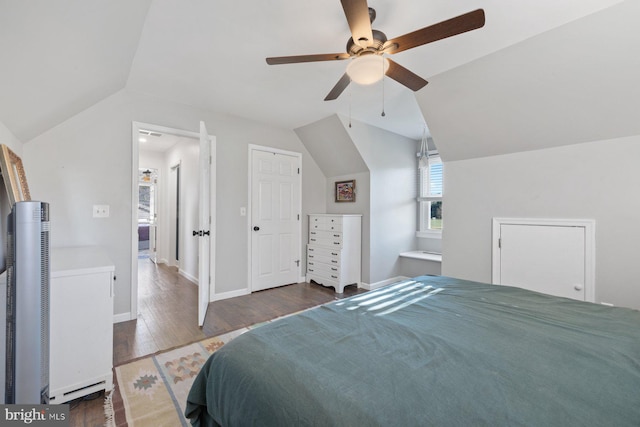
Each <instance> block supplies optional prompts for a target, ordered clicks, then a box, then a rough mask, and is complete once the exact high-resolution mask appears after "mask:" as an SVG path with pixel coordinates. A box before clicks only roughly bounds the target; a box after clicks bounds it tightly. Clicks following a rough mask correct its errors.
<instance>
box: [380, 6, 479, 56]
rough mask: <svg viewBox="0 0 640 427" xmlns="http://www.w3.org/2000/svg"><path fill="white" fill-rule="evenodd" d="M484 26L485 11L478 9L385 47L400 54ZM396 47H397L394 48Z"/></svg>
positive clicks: (417, 31) (391, 42)
mask: <svg viewBox="0 0 640 427" xmlns="http://www.w3.org/2000/svg"><path fill="white" fill-rule="evenodd" d="M483 26H484V10H482V9H478V10H474V11H473V12H468V13H465V14H463V15H460V16H456V17H455V18H451V19H448V20H446V21H442V22H439V23H437V24H435V25H431V26H429V27H425V28H422V29H420V30H416V31H413V32H411V33H408V34H405V35H403V36H400V37H396V38H395V39H392V40H389V41H387V42H386V43H385V44H384V46H385V48H387V47H388V49H386V50H385V51H386V52H387V53H398V52H402V51H403V50H407V49H411V48H414V47H417V46H422V45H423V44H427V43H431V42H435V41H437V40H442V39H446V38H447V37H451V36H455V35H458V34H462V33H466V32H467V31H471V30H476V29H478V28H482V27H483ZM393 45H396V46H397V47H395V46H393Z"/></svg>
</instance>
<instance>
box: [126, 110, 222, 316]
mask: <svg viewBox="0 0 640 427" xmlns="http://www.w3.org/2000/svg"><path fill="white" fill-rule="evenodd" d="M132 138H133V140H132V146H133V149H132V151H133V156H132V157H133V165H134V168H135V170H136V172H137V171H138V169H139V167H142V168H147V169H152V168H155V169H157V175H158V179H157V185H156V188H155V194H154V196H155V203H156V209H155V210H156V215H155V223H156V233H155V241H156V245H155V248H156V256H155V258H156V262H157V263H158V264H160V265H163V266H168V267H171V268H173V269H175V270H176V272H177V273H178V274H179V275H180V276H182V277H184V278H186V279H188V280H189V281H190V282H192V283H193V284H194V285H195V286H200V283H202V285H203V286H206V287H207V290H208V292H207V294H209V293H213V288H214V286H215V283H214V281H213V280H211V283H210V284H209V280H208V279H209V278H207V280H205V281H202V280H200V278H199V264H200V250H201V249H200V248H199V242H198V236H196V235H195V234H194V232H195V231H196V230H199V229H200V228H199V211H200V208H201V205H207V206H208V207H209V209H210V210H211V213H212V215H211V216H212V228H213V226H214V224H215V222H214V221H213V218H214V217H215V209H212V208H211V206H212V205H213V206H215V173H213V174H211V176H212V178H211V180H210V181H209V188H210V191H208V193H207V194H206V195H205V196H204V197H203V195H201V194H199V193H198V191H199V188H200V187H201V184H200V173H199V172H200V171H199V169H200V166H199V165H200V163H201V159H200V134H199V133H196V132H190V131H183V130H179V129H172V128H166V127H162V126H157V125H151V124H145V123H137V122H134V123H133V131H132ZM209 140H210V141H211V146H212V148H211V152H212V153H211V157H213V156H214V154H215V138H214V137H211V136H209ZM207 160H209V156H207ZM207 163H208V162H207ZM143 165H144V166H143ZM213 165H215V163H213V162H212V167H213ZM145 170H146V169H145ZM137 183H138V180H137V179H136V180H135V181H134V184H136V187H137ZM134 193H135V195H136V199H138V198H139V196H138V194H139V193H140V190H139V188H135V189H134ZM201 201H204V203H201ZM135 202H136V203H138V200H135ZM136 216H137V215H136ZM137 227H138V226H137V218H136V223H135V224H134V229H135V231H136V232H135V233H134V238H133V239H132V240H134V241H135V248H136V251H135V252H136V254H137V247H138V239H137V235H138V232H137ZM214 231H215V230H213V229H212V230H211V237H210V239H208V244H210V245H215V233H214ZM132 247H133V245H132ZM140 261H148V262H150V261H149V260H148V259H147V260H138V257H137V256H135V254H134V256H132V268H131V271H132V274H131V313H130V318H131V319H132V320H133V319H136V318H137V317H138V315H139V314H140V313H141V310H142V309H144V307H143V306H141V305H140V301H139V298H141V296H140V295H139V290H140V289H145V290H144V291H143V292H145V295H144V296H145V298H146V297H147V296H148V295H147V293H148V292H149V291H148V290H149V289H159V288H160V287H158V286H151V287H149V286H144V287H143V286H141V285H140V284H139V283H138V282H139V281H140V280H147V278H149V277H153V276H152V275H149V274H146V273H143V272H142V271H148V268H146V265H145V268H144V269H140V272H141V277H139V274H138V272H139V264H138V263H139V262H140ZM203 261H204V260H203ZM204 262H206V264H207V265H208V266H209V268H210V269H211V271H215V270H214V264H215V263H214V259H213V257H208V258H207V260H206V261H204ZM149 280H152V279H149ZM158 292H159V291H158ZM207 299H209V297H207ZM207 302H208V301H207ZM197 310H198V306H197V301H196V304H194V307H193V312H194V313H195V312H197Z"/></svg>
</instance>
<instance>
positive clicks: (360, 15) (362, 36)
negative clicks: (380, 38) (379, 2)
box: [340, 0, 373, 47]
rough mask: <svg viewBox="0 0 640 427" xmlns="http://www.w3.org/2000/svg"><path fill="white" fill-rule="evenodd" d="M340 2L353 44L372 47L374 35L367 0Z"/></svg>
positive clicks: (343, 0)
mask: <svg viewBox="0 0 640 427" xmlns="http://www.w3.org/2000/svg"><path fill="white" fill-rule="evenodd" d="M340 2H341V3H342V9H343V10H344V14H345V16H346V17H347V22H348V23H349V29H350V30H351V37H352V38H353V42H354V43H355V44H357V45H358V46H361V47H369V46H372V45H373V33H372V32H371V19H370V18H369V6H368V5H367V0H340Z"/></svg>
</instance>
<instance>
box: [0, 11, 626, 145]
mask: <svg viewBox="0 0 640 427" xmlns="http://www.w3.org/2000/svg"><path fill="white" fill-rule="evenodd" d="M369 2H370V3H369V5H370V6H371V7H373V8H375V9H376V11H377V19H376V21H375V23H374V25H373V27H374V28H375V29H379V30H381V31H383V32H385V33H386V35H387V36H388V37H389V38H392V37H397V36H399V35H402V34H405V33H407V32H410V31H413V30H416V29H419V28H422V27H424V26H427V25H431V24H434V23H437V22H439V21H442V20H445V19H449V18H451V17H454V16H457V15H460V14H462V13H465V12H468V11H471V10H474V9H477V8H483V9H484V10H485V14H486V25H485V27H484V28H482V29H480V30H476V31H472V32H470V33H466V34H462V35H458V36H455V37H453V38H450V39H447V40H442V41H439V42H435V43H433V44H429V45H425V46H421V47H418V48H415V49H412V50H408V51H405V52H402V53H399V54H397V55H394V56H393V59H394V60H395V61H396V62H398V63H399V64H401V65H403V66H405V67H407V68H409V69H410V70H412V71H413V72H415V73H417V74H419V75H420V76H422V77H424V78H425V79H427V80H429V79H430V78H431V77H432V76H435V75H438V74H440V73H442V72H444V71H447V70H450V69H452V68H455V67H457V66H460V65H462V64H465V63H468V62H470V61H472V60H475V59H477V58H480V57H483V56H485V55H487V54H490V53H492V52H496V51H498V50H501V49H504V48H505V47H508V46H510V45H513V44H515V43H518V42H521V41H523V40H525V39H528V38H530V37H532V36H535V35H537V34H540V33H543V32H546V31H548V30H550V29H552V28H555V27H558V26H560V25H563V24H565V23H568V22H570V21H573V20H576V19H578V18H581V17H583V16H586V15H588V14H591V13H593V12H596V11H598V10H601V9H603V8H607V7H609V6H612V5H614V4H617V3H620V2H621V0H521V1H504V0H484V1H473V0H458V1H455V2H452V1H450V0H369ZM348 38H349V28H348V26H347V23H346V20H345V18H344V14H343V11H342V7H341V5H340V2H339V1H338V0H326V1H316V2H302V1H293V0H270V1H254V2H249V3H247V2H233V1H221V0H190V1H184V0H25V1H17V0H0V58H2V67H0V122H2V123H4V124H5V126H6V127H7V128H8V129H9V130H10V131H11V132H13V133H14V134H15V135H16V136H17V137H18V138H19V139H20V140H22V141H23V142H26V141H29V140H30V139H32V138H33V137H35V136H37V135H39V134H40V133H42V132H44V131H46V130H47V129H49V128H51V127H53V126H56V125H57V124H59V123H61V122H62V121H64V120H66V119H67V118H69V117H71V116H73V115H75V114H78V113H79V112H81V111H82V110H84V109H86V108H88V107H90V106H91V105H93V104H94V103H96V102H98V101H99V100H101V99H103V98H105V97H107V96H109V95H111V94H113V93H115V92H117V91H118V90H120V89H123V88H125V87H126V88H127V89H128V90H131V91H137V92H143V93H147V94H151V95H153V96H157V97H160V98H163V99H167V100H171V101H174V102H178V103H184V104H189V105H193V106H197V107H202V108H206V109H210V110H213V111H222V112H226V113H230V114H234V115H238V116H242V117H248V118H251V119H254V120H257V121H261V122H265V123H271V124H273V125H275V126H279V127H283V128H288V129H295V128H298V127H301V126H304V125H307V124H309V123H313V122H316V121H318V120H321V119H323V118H325V117H328V116H330V115H331V114H334V113H338V114H342V115H345V116H349V115H351V116H352V117H353V118H354V119H358V120H360V121H363V122H365V123H369V124H373V125H375V126H378V127H381V128H385V129H387V130H390V131H392V132H396V133H398V134H401V135H405V136H409V137H412V138H416V139H419V138H420V136H421V134H422V130H423V123H424V118H423V116H422V114H421V112H420V109H419V107H418V103H417V102H416V99H415V95H414V93H413V92H411V91H410V90H408V89H406V88H404V87H403V86H401V85H399V84H398V83H396V82H395V81H392V80H390V79H385V83H384V110H385V112H386V116H385V117H381V116H380V113H381V111H382V97H383V93H382V88H381V87H380V85H378V86H374V87H358V86H356V85H351V87H350V88H348V89H347V90H346V91H345V92H344V93H343V94H342V96H341V97H340V98H338V100H336V101H330V102H325V101H323V99H324V97H325V95H326V94H327V93H328V92H329V90H330V89H331V88H332V87H333V86H334V85H335V83H336V82H337V80H338V79H339V78H340V76H341V75H342V74H343V72H344V69H345V67H346V64H347V62H346V61H332V62H322V63H318V62H316V63H305V64H291V65H278V66H269V65H267V64H266V62H265V57H268V56H287V55H299V54H314V53H337V52H343V51H344V50H345V44H346V42H347V40H348ZM430 86H431V85H427V86H426V87H425V88H423V89H422V90H421V94H420V95H421V96H422V97H424V96H428V94H429V89H430ZM427 120H428V118H427Z"/></svg>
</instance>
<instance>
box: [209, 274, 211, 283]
mask: <svg viewBox="0 0 640 427" xmlns="http://www.w3.org/2000/svg"><path fill="white" fill-rule="evenodd" d="M209 284H211V276H209Z"/></svg>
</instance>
